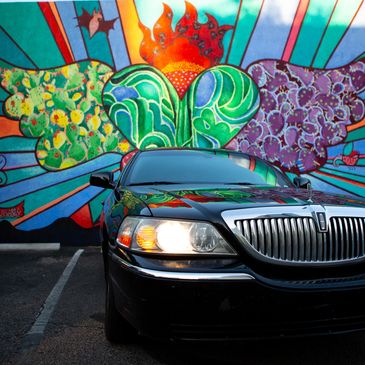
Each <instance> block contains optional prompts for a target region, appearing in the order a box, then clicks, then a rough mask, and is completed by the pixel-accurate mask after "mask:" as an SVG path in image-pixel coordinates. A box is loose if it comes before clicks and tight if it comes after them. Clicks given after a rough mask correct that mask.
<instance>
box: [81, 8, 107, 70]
mask: <svg viewBox="0 0 365 365" xmlns="http://www.w3.org/2000/svg"><path fill="white" fill-rule="evenodd" d="M74 4H75V8H76V12H77V15H78V16H80V15H81V14H82V9H85V10H86V11H88V12H89V14H92V12H93V10H99V9H100V4H99V2H98V1H75V2H74ZM81 31H82V35H83V38H84V41H85V46H86V48H87V53H88V55H89V58H91V59H94V60H98V61H103V62H105V63H107V64H108V65H110V66H113V67H114V62H113V58H112V54H111V51H110V48H109V46H108V44H109V40H108V37H107V35H106V33H103V32H96V33H95V34H94V36H93V37H92V38H91V39H90V36H89V31H88V30H87V29H85V27H82V28H81Z"/></svg>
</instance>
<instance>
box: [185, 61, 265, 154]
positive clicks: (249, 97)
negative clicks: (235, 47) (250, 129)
mask: <svg viewBox="0 0 365 365" xmlns="http://www.w3.org/2000/svg"><path fill="white" fill-rule="evenodd" d="M208 80H209V81H208ZM207 85H209V86H207ZM185 98H186V99H187V104H188V109H189V115H188V119H189V122H190V119H191V130H192V141H191V143H190V145H191V146H192V147H203V148H221V147H223V146H224V145H226V144H227V143H228V142H229V141H230V140H231V139H232V138H233V137H234V136H235V135H236V134H237V133H238V132H239V131H240V130H241V129H242V127H243V126H244V125H245V124H246V123H247V122H249V121H250V120H251V119H252V117H253V116H254V115H255V114H256V112H257V110H258V108H259V91H258V89H257V86H256V84H255V83H254V81H253V80H252V79H251V78H250V77H249V76H248V75H247V74H245V73H244V72H243V71H241V70H240V69H238V68H235V67H232V66H228V65H220V66H215V67H212V68H210V69H208V70H206V71H205V72H203V73H201V74H200V75H199V76H198V77H197V78H196V79H195V80H194V82H193V83H192V85H191V87H190V89H189V90H188V92H187V94H186V96H185ZM203 102H204V105H201V104H202V103H203Z"/></svg>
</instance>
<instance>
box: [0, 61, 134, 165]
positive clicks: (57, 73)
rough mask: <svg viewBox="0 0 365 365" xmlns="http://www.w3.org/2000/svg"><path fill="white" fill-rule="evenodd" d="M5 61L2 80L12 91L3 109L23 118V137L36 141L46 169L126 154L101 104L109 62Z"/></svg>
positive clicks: (6, 87)
mask: <svg viewBox="0 0 365 365" xmlns="http://www.w3.org/2000/svg"><path fill="white" fill-rule="evenodd" d="M2 64H3V65H4V67H0V80H2V85H3V88H4V89H6V90H7V91H8V92H9V93H11V94H12V95H10V96H9V97H8V98H7V99H6V101H5V108H4V112H5V113H6V115H7V116H8V117H10V118H13V119H17V120H19V121H20V130H21V132H22V134H23V135H24V136H25V137H28V138H34V139H36V140H38V144H37V155H38V156H39V163H40V164H41V165H42V166H43V167H44V168H45V169H47V170H52V171H54V170H62V169H66V168H69V167H72V166H76V165H78V164H80V163H82V162H86V161H88V160H91V159H93V158H95V157H97V156H100V155H102V154H103V153H106V152H110V151H115V152H120V153H122V154H124V153H125V152H128V149H129V146H128V145H125V144H120V142H122V139H123V136H121V135H120V133H118V130H117V129H115V128H114V127H113V125H112V124H111V123H110V120H109V119H108V116H107V115H106V113H105V111H104V108H103V105H102V102H101V96H102V89H103V87H104V83H105V80H106V79H107V78H109V76H110V74H111V71H112V70H111V68H110V67H109V66H107V65H106V64H103V63H100V62H97V61H94V62H93V61H82V62H78V63H73V64H70V65H67V66H62V67H57V68H54V69H47V70H37V71H35V72H34V71H29V70H26V69H22V68H18V67H12V66H9V65H8V64H7V63H5V62H1V61H0V65H2Z"/></svg>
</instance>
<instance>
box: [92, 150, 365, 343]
mask: <svg viewBox="0 0 365 365" xmlns="http://www.w3.org/2000/svg"><path fill="white" fill-rule="evenodd" d="M91 183H92V184H93V185H96V186H101V187H104V188H110V189H112V192H111V194H110V196H109V197H108V198H107V200H106V201H105V203H104V208H103V212H102V216H101V222H100V227H101V235H102V248H103V257H104V264H105V276H106V282H107V290H106V319H105V330H106V336H107V338H108V339H109V340H111V341H117V340H124V341H126V340H129V339H130V338H131V337H132V336H133V335H134V334H135V333H138V334H141V335H146V336H153V337H157V338H169V339H185V340H210V339H244V338H256V337H260V338H262V337H277V336H297V335H306V334H325V333H341V332H348V331H355V330H362V329H364V328H365V209H364V207H365V200H362V199H360V198H354V197H350V196H339V195H329V194H325V193H322V192H319V191H313V190H312V189H311V185H310V182H309V180H307V179H304V178H299V177H297V178H295V179H294V183H291V182H290V181H289V180H288V178H287V177H286V176H285V175H284V174H282V173H281V172H280V170H279V169H278V168H277V167H275V166H273V165H270V164H269V163H267V162H264V161H262V160H260V159H259V158H256V157H252V156H249V155H246V154H242V153H237V152H232V151H223V150H203V149H195V150H194V149H156V150H148V151H139V152H137V153H136V154H135V155H134V156H133V157H132V158H131V159H130V161H129V162H128V164H127V165H126V166H125V167H124V168H123V169H122V172H121V174H120V177H119V179H118V181H117V182H114V180H113V175H112V173H110V172H106V173H97V174H94V175H92V176H91Z"/></svg>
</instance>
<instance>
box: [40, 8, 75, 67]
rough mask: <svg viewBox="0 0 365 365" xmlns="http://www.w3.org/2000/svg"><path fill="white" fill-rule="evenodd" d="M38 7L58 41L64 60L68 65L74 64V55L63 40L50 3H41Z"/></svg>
mask: <svg viewBox="0 0 365 365" xmlns="http://www.w3.org/2000/svg"><path fill="white" fill-rule="evenodd" d="M38 6H39V8H40V9H41V11H42V13H43V15H44V17H45V19H46V20H47V23H48V25H49V28H50V29H51V32H52V34H53V37H54V39H55V40H56V42H57V45H58V48H59V49H60V51H61V53H62V56H63V59H64V60H65V62H66V63H72V62H73V58H72V55H71V53H70V50H69V49H68V46H67V42H66V41H65V39H64V38H63V35H62V32H61V30H60V28H59V27H58V23H57V20H56V17H55V16H54V14H53V12H52V8H51V6H50V5H49V3H46V2H40V3H38Z"/></svg>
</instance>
